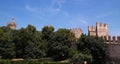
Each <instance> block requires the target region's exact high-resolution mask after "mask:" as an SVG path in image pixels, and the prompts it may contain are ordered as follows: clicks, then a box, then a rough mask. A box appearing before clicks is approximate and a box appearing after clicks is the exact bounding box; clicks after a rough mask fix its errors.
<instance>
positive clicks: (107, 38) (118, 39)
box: [103, 36, 120, 44]
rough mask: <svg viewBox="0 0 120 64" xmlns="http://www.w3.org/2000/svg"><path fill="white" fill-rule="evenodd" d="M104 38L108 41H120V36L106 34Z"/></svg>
mask: <svg viewBox="0 0 120 64" xmlns="http://www.w3.org/2000/svg"><path fill="white" fill-rule="evenodd" d="M103 39H104V40H105V42H107V43H113V44H115V43H120V36H104V37H103Z"/></svg>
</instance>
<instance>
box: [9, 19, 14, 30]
mask: <svg viewBox="0 0 120 64" xmlns="http://www.w3.org/2000/svg"><path fill="white" fill-rule="evenodd" d="M7 26H8V27H10V28H11V29H13V30H15V29H16V23H15V22H14V18H12V21H11V22H8V24H7Z"/></svg>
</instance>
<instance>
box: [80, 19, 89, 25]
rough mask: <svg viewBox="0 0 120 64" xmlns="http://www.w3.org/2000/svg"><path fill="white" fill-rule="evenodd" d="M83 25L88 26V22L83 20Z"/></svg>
mask: <svg viewBox="0 0 120 64" xmlns="http://www.w3.org/2000/svg"><path fill="white" fill-rule="evenodd" d="M80 22H81V23H83V24H84V25H86V26H88V22H87V21H86V20H81V21H80Z"/></svg>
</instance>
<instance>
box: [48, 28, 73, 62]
mask: <svg viewBox="0 0 120 64" xmlns="http://www.w3.org/2000/svg"><path fill="white" fill-rule="evenodd" d="M72 38H74V35H73V34H72V33H71V32H70V30H68V29H58V31H56V32H55V34H54V36H53V37H52V38H51V40H50V42H49V47H50V48H49V51H50V52H49V54H50V56H51V57H53V58H54V59H55V60H64V59H67V58H69V49H70V47H71V42H72V40H73V39H72Z"/></svg>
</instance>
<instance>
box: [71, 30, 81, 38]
mask: <svg viewBox="0 0 120 64" xmlns="http://www.w3.org/2000/svg"><path fill="white" fill-rule="evenodd" d="M70 31H71V32H73V33H74V34H75V37H76V38H79V37H80V36H81V34H82V29H80V28H73V29H70Z"/></svg>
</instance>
